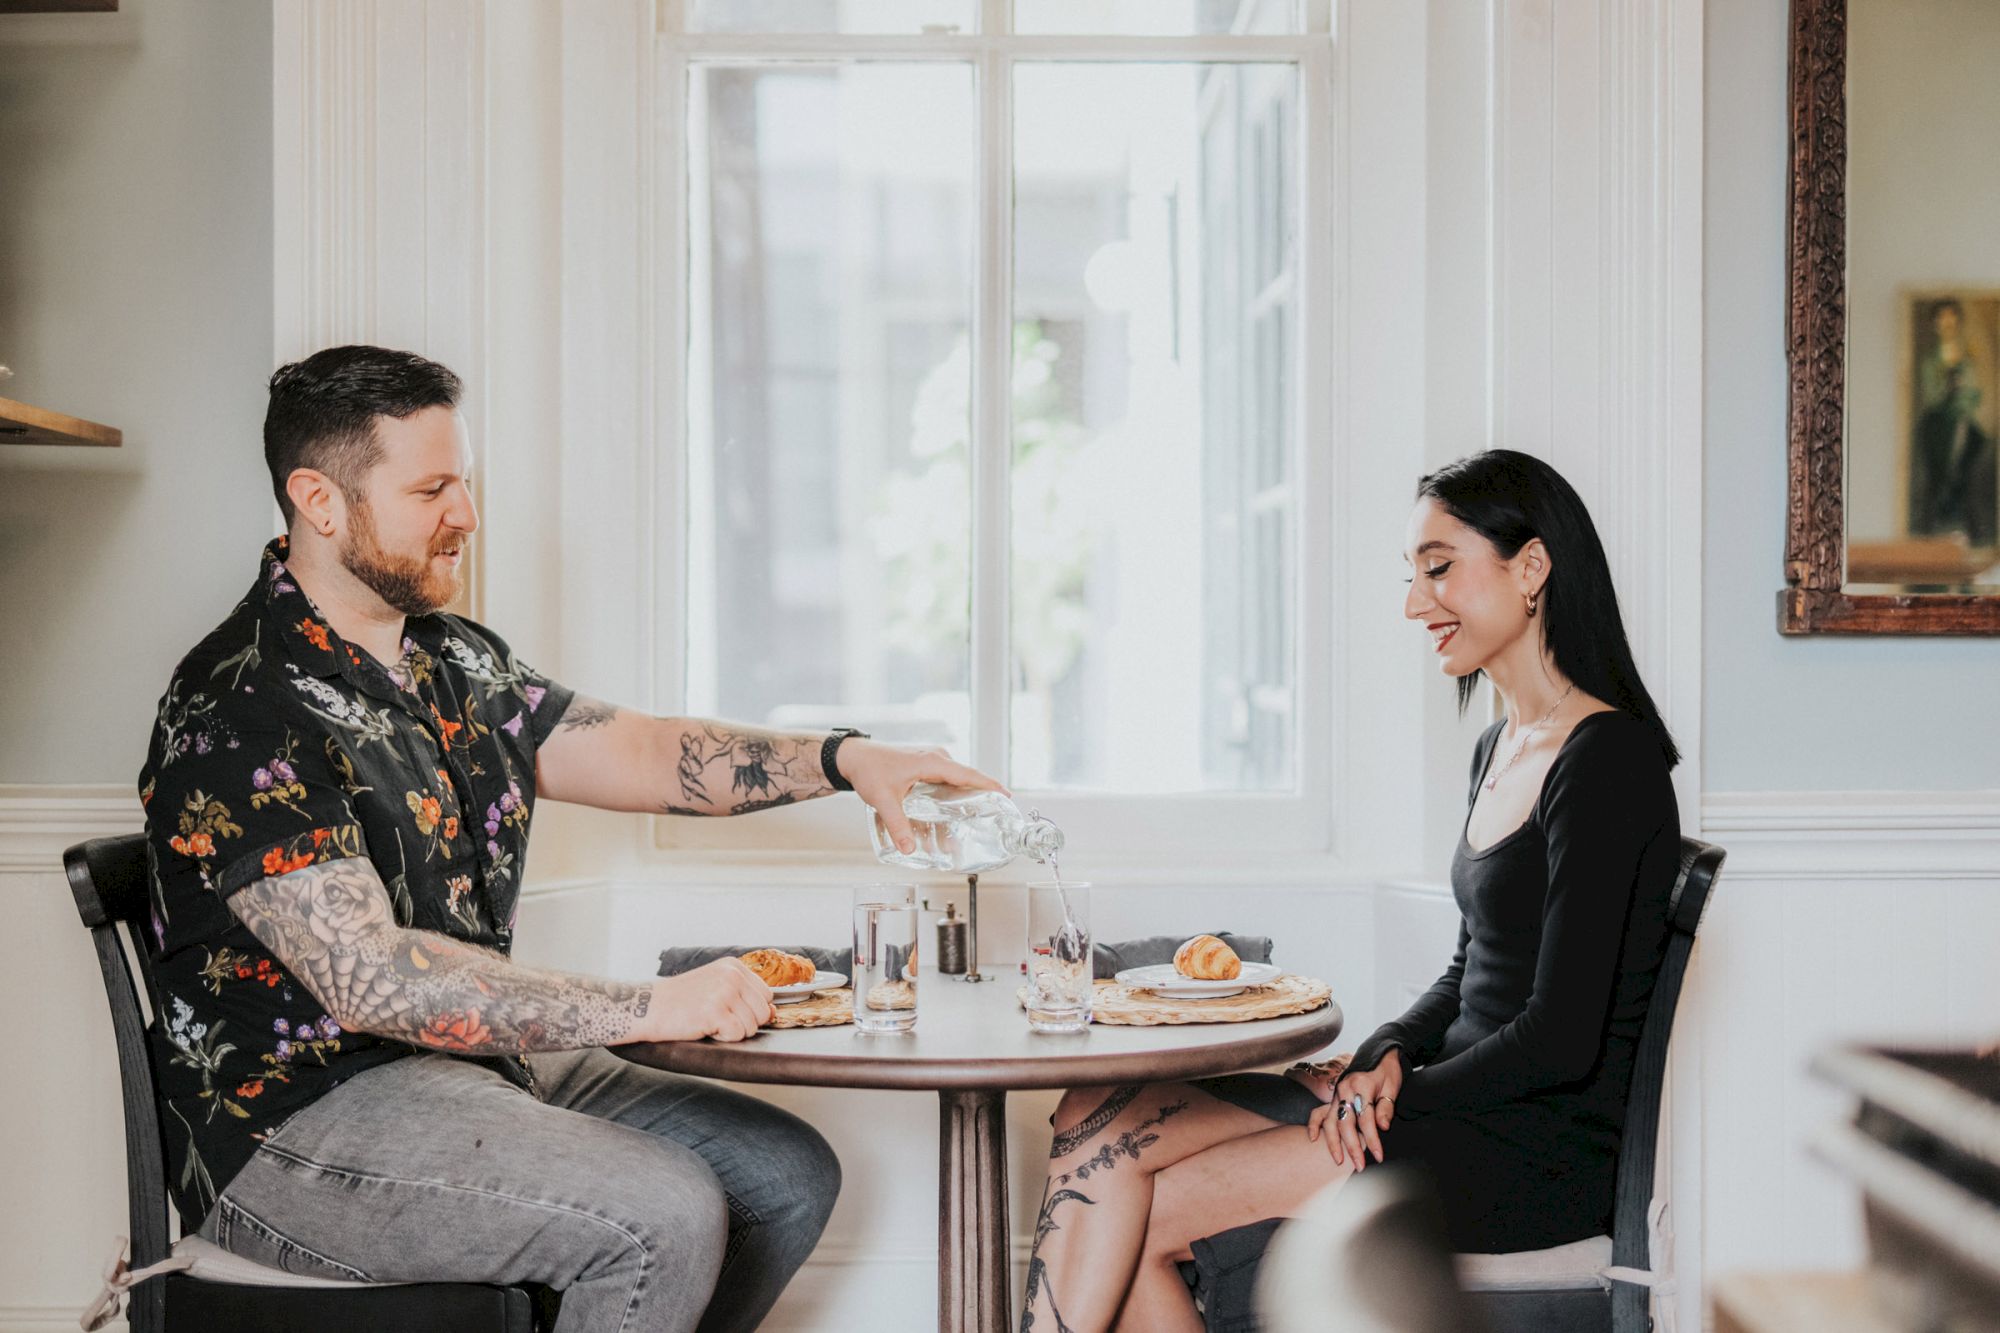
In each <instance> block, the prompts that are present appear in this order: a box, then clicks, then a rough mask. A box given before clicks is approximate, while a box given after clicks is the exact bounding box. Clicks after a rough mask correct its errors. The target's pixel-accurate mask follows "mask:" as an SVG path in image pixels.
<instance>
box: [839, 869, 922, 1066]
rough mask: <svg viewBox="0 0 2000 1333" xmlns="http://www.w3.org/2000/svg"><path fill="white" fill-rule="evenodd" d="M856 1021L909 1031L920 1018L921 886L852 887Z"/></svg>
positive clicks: (872, 1028) (873, 1028)
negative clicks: (919, 931)
mask: <svg viewBox="0 0 2000 1333" xmlns="http://www.w3.org/2000/svg"><path fill="white" fill-rule="evenodd" d="M850 981H851V984H852V985H853V987H854V1026H855V1027H857V1028H859V1029H860V1030H861V1031H863V1032H908V1031H909V1030H910V1029H911V1028H913V1027H915V1026H916V1024H917V886H916V885H914V884H865V885H862V886H861V887H859V888H857V889H855V890H854V976H853V977H852V978H851V979H850Z"/></svg>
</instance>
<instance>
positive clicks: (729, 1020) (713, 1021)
mask: <svg viewBox="0 0 2000 1333" xmlns="http://www.w3.org/2000/svg"><path fill="white" fill-rule="evenodd" d="M775 1017H777V1010H775V1009H773V1008H772V1007H771V988H770V987H769V986H767V985H765V984H764V982H763V980H762V979H761V978H759V977H758V975H757V974H756V973H755V972H752V971H751V970H750V969H749V968H748V967H747V966H745V965H744V962H743V960H742V959H741V958H718V959H716V960H715V961H714V962H712V963H708V964H705V965H703V966H701V967H697V968H695V969H694V970H692V971H689V972H683V973H681V974H680V975H679V976H676V977H661V978H660V979H659V980H658V981H655V982H654V983H653V1001H652V1003H651V1004H650V1005H649V1006H647V1010H646V1016H645V1018H644V1019H642V1020H641V1025H640V1027H639V1028H638V1029H637V1030H635V1031H634V1033H633V1040H635V1041H699V1040H701V1039H702V1038H703V1037H713V1038H715V1039H716V1040H717V1041H742V1040H743V1039H744V1038H745V1037H749V1036H753V1035H755V1033H756V1031H757V1029H758V1028H759V1027H761V1026H763V1025H764V1024H765V1023H768V1022H770V1021H771V1020H772V1019H773V1018H775Z"/></svg>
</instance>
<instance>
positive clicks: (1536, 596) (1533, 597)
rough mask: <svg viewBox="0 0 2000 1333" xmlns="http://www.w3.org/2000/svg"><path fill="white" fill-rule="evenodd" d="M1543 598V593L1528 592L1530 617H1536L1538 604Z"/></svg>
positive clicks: (1531, 618)
mask: <svg viewBox="0 0 2000 1333" xmlns="http://www.w3.org/2000/svg"><path fill="white" fill-rule="evenodd" d="M1541 600H1542V595H1541V594H1540V593H1538V592H1531V593H1529V594H1528V597H1527V601H1528V619H1530V620H1533V619H1534V618H1535V610H1536V604H1537V603H1539V602H1540V601H1541Z"/></svg>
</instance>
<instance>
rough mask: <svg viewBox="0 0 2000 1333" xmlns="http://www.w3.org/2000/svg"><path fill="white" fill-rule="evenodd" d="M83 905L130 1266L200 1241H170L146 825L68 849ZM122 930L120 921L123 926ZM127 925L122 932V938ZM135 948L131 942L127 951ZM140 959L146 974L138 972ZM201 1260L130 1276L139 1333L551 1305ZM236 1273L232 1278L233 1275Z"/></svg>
mask: <svg viewBox="0 0 2000 1333" xmlns="http://www.w3.org/2000/svg"><path fill="white" fill-rule="evenodd" d="M63 868H64V869H65V870H66V871H67V872H68V875H69V887H70V891H71V892H72V893H73V894H75V895H76V910H77V913H78V914H79V915H80V916H82V918H83V924H84V926H85V928H86V929H88V930H89V931H90V937H91V941H92V943H93V944H95V945H96V948H97V965H98V967H99V969H100V970H101V971H102V972H103V974H104V991H105V995H106V997H107V998H108V999H109V1000H110V1002H111V1030H112V1035H113V1037H114V1038H115V1040H116V1041H117V1045H118V1081H119V1084H120V1088H121V1091H122V1093H123V1098H124V1104H125V1182H126V1189H127V1192H128V1197H129V1202H130V1207H131V1227H132V1239H131V1244H132V1252H131V1268H132V1269H133V1270H135V1271H136V1270H138V1269H141V1268H144V1267H147V1266H149V1265H152V1264H155V1263H159V1262H161V1261H163V1260H166V1259H168V1258H169V1257H170V1249H171V1252H172V1253H178V1254H179V1255H182V1256H184V1257H186V1256H191V1255H193V1254H194V1253H195V1252H196V1251H199V1250H200V1247H199V1246H191V1243H190V1242H189V1241H183V1242H181V1245H180V1246H178V1247H169V1245H168V1243H167V1192H166V1160H165V1157H164V1156H163V1154H162V1146H161V1138H160V1121H159V1103H158V1101H157V1099H156V1096H155V1083H154V1070H153V1057H152V1048H151V1045H150V1043H149V1042H148V1040H147V1019H146V1015H145V1010H144V1009H142V1008H141V1002H140V995H141V993H142V991H143V993H144V994H146V995H148V996H150V995H151V994H152V958H151V955H149V954H148V953H147V952H146V945H145V940H144V938H143V936H142V935H141V933H140V932H142V931H144V930H146V929H148V928H149V927H148V922H149V919H150V916H151V909H150V907H149V903H148V895H147V890H146V883H147V866H146V840H145V838H144V836H143V835H140V834H126V835H123V836H120V837H115V838H93V839H91V840H90V841H89V842H84V843H79V844H78V845H76V846H74V847H72V848H70V849H69V850H68V851H67V852H65V853H64V854H63ZM120 926H123V927H124V930H123V931H120V929H119V927H120ZM121 936H122V937H123V938H121ZM128 950H129V952H128ZM135 958H136V959H137V961H138V966H139V969H140V972H141V974H142V975H143V976H144V979H145V982H146V985H145V986H144V987H143V988H142V987H140V986H139V985H137V983H136V982H135V981H134V978H133V974H132V961H131V960H132V959H135ZM196 1265H197V1269H200V1268H206V1267H213V1268H214V1269H215V1270H216V1274H217V1276H216V1277H213V1278H210V1277H202V1276H196V1275H195V1273H194V1272H189V1271H181V1272H167V1273H163V1274H161V1275H159V1276H156V1277H153V1278H150V1279H147V1280H146V1281H143V1282H141V1283H138V1284H137V1285H135V1286H134V1287H133V1288H132V1290H131V1292H130V1295H129V1299H130V1302H131V1305H130V1309H129V1312H128V1315H127V1317H128V1318H129V1319H130V1321H131V1329H132V1333H183V1331H185V1333H253V1331H255V1333H263V1331H264V1330H268V1329H285V1330H287V1333H354V1330H356V1329H374V1328H380V1329H424V1330H426V1331H427V1333H534V1330H535V1329H536V1327H537V1322H536V1316H537V1312H538V1307H539V1308H540V1313H542V1314H543V1315H544V1316H546V1315H547V1307H548V1306H549V1305H550V1304H551V1301H550V1300H549V1298H548V1296H547V1294H546V1293H538V1292H536V1291H534V1290H532V1289H530V1288H526V1287H494V1286H483V1285H477V1284H471V1283H466V1284H456V1283H450V1284H448V1283H407V1284H387V1285H383V1284H372V1283H334V1282H327V1281H324V1280H319V1279H309V1278H302V1277H299V1276H296V1275H294V1274H291V1273H286V1272H283V1271H281V1270H278V1269H274V1268H266V1267H263V1266H262V1265H257V1264H253V1263H251V1262H250V1261H248V1260H245V1259H241V1258H238V1257H237V1256H234V1255H225V1254H223V1253H222V1252H221V1251H216V1250H214V1249H213V1247H210V1248H209V1249H208V1250H207V1251H205V1252H203V1257H202V1258H198V1259H196ZM232 1279H233V1280H232Z"/></svg>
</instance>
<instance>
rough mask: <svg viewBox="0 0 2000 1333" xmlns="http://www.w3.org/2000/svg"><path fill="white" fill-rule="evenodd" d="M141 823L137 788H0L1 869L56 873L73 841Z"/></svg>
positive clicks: (92, 785)
mask: <svg viewBox="0 0 2000 1333" xmlns="http://www.w3.org/2000/svg"><path fill="white" fill-rule="evenodd" d="M144 824H145V813H144V811H143V810H142V809H141V808H140V806H139V793H138V789H137V788H136V786H135V787H125V786H119V785H117V784H113V783H85V784H75V785H70V784H51V785H47V786H41V785H32V786H31V785H17V784H8V785H4V786H0V871H46V872H48V873H50V874H55V875H59V874H61V873H62V854H63V850H64V849H65V848H67V847H69V846H70V845H71V844H73V843H78V842H82V841H83V840H84V839H86V838H108V837H111V836H113V835H114V834H119V833H132V832H136V831H137V830H138V829H139V828H141V827H143V826H144Z"/></svg>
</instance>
